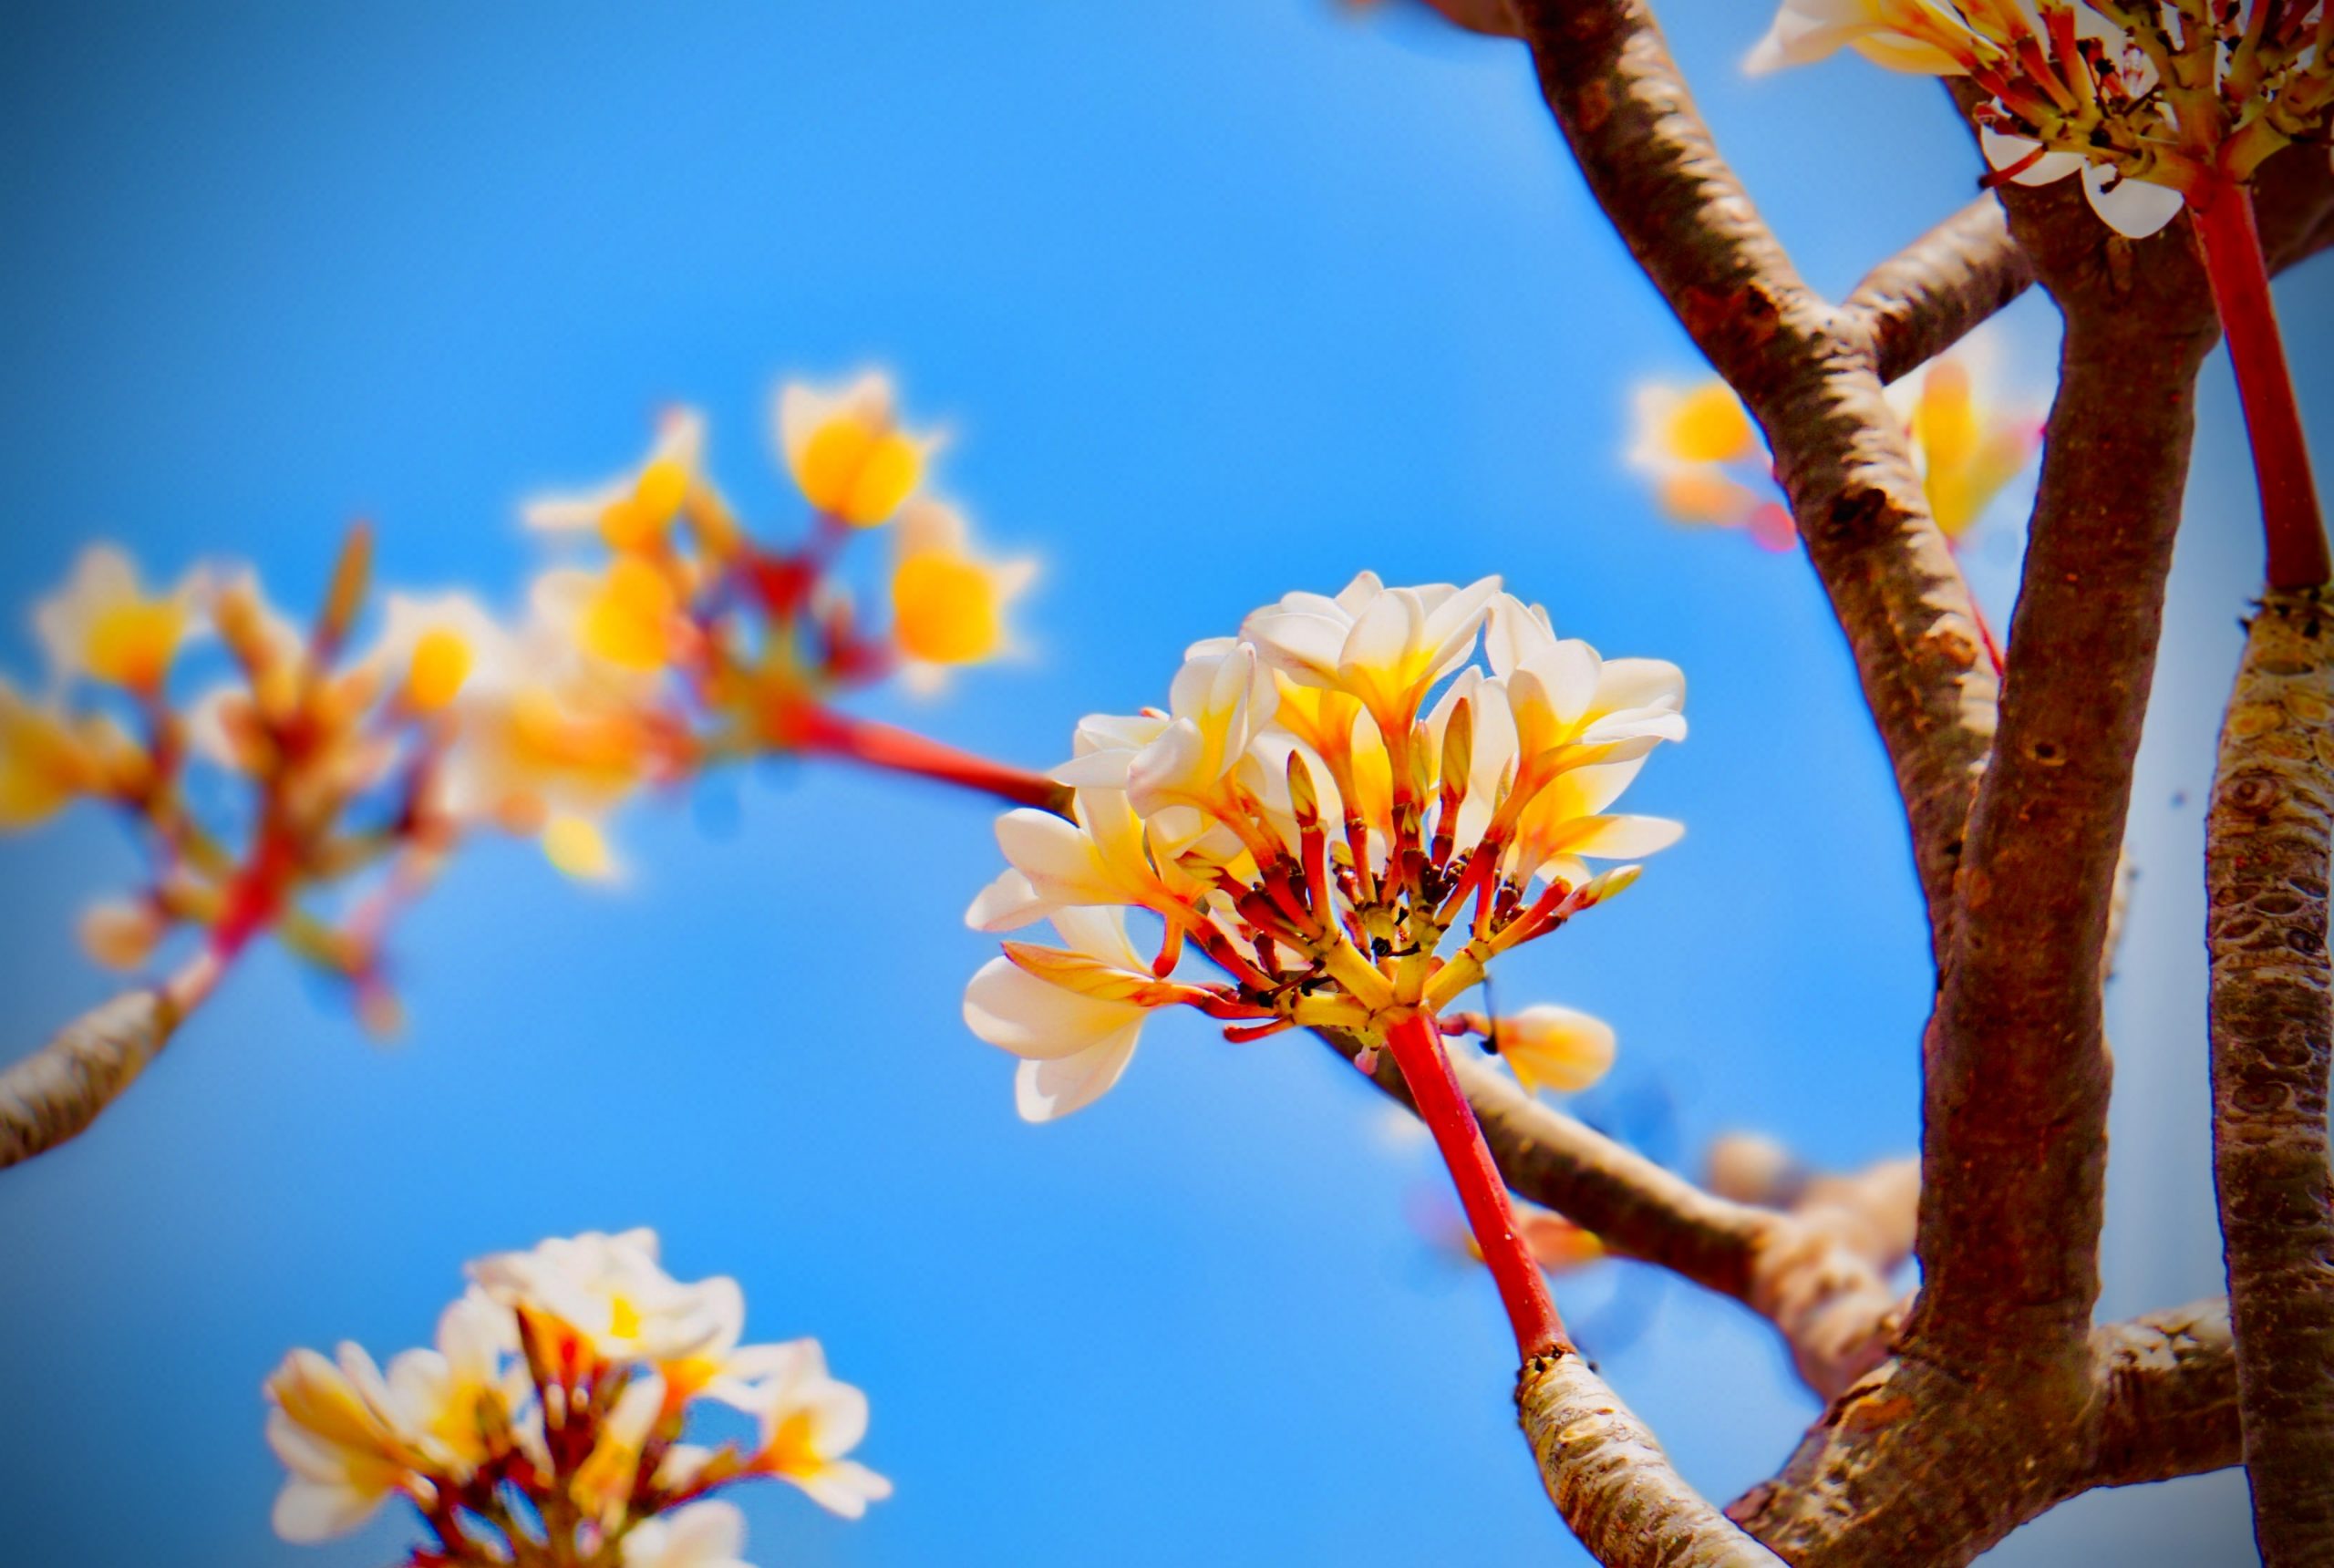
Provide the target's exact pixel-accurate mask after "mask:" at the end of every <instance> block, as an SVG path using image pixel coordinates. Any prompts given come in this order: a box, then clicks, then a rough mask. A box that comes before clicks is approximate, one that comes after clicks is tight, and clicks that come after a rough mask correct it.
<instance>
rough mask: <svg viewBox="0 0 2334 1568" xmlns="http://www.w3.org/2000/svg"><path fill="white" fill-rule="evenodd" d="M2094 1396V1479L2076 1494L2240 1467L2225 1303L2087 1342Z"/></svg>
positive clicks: (2104, 1331) (2158, 1316)
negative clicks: (2096, 1419) (2094, 1370)
mask: <svg viewBox="0 0 2334 1568" xmlns="http://www.w3.org/2000/svg"><path fill="white" fill-rule="evenodd" d="M2091 1348H2092V1352H2093V1354H2094V1356H2095V1357H2096V1358H2097V1362H2096V1365H2097V1376H2098V1380H2099V1387H2100V1406H2099V1426H2098V1431H2097V1435H2096V1437H2095V1439H2094V1440H2093V1444H2092V1452H2091V1470H2090V1473H2089V1475H2088V1476H2085V1477H2079V1478H2078V1480H2079V1481H2080V1482H2081V1484H2080V1485H2078V1486H2077V1488H2076V1490H2077V1491H2081V1490H2084V1489H2085V1488H2086V1487H2091V1486H2131V1485H2134V1484H2136V1483H2138V1482H2142V1481H2152V1480H2168V1479H2170V1478H2171V1477H2173V1476H2181V1475H2198V1474H2201V1473H2203V1472H2204V1471H2205V1470H2226V1469H2227V1468H2228V1467H2229V1466H2231V1465H2233V1464H2235V1463H2236V1462H2237V1409H2236V1345H2235V1343H2234V1342H2233V1341H2232V1339H2231V1338H2230V1335H2229V1324H2228V1303H2227V1302H2226V1301H2221V1300H2214V1301H2200V1302H2197V1303H2195V1304H2194V1305H2189V1306H2182V1307H2174V1308H2172V1309H2171V1310H2169V1311H2165V1312H2152V1313H2150V1314H2148V1315H2146V1316H2145V1317H2140V1318H2134V1319H2133V1321H2131V1322H2130V1323H2112V1324H2109V1325H2107V1326H2104V1327H2102V1328H2101V1329H2099V1330H2098V1331H2097V1332H2096V1333H2094V1334H2093V1335H2092V1336H2091Z"/></svg>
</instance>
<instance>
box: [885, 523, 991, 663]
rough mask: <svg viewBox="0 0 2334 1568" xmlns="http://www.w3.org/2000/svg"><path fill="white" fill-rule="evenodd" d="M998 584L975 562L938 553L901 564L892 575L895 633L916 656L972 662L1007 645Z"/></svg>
mask: <svg viewBox="0 0 2334 1568" xmlns="http://www.w3.org/2000/svg"><path fill="white" fill-rule="evenodd" d="M999 610H1000V605H999V603H998V596H997V583H996V582H995V581H994V580H993V579H992V577H991V576H990V574H989V573H987V572H986V571H984V570H982V568H981V566H980V565H979V564H978V563H977V562H971V561H967V560H966V559H965V558H963V557H962V556H958V555H951V554H945V553H943V552H936V551H927V552H919V553H917V554H914V555H910V556H908V557H906V558H905V559H904V560H903V561H901V562H900V564H899V568H898V570H896V571H895V572H893V574H892V635H893V638H894V639H896V640H897V641H898V643H899V645H900V647H901V650H902V651H903V652H904V653H906V654H907V655H909V656H910V657H912V658H918V659H923V660H925V661H926V662H928V663H931V664H935V665H966V664H974V663H976V662H978V661H979V660H982V659H986V658H987V657H989V656H990V655H994V654H995V653H996V652H997V649H998V648H999V647H1000V646H1002V645H1003V644H1004V641H1005V626H1004V619H1003V617H1002V616H1001V615H1000V614H999V613H998V612H999Z"/></svg>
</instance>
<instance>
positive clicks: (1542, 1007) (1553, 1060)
mask: <svg viewBox="0 0 2334 1568" xmlns="http://www.w3.org/2000/svg"><path fill="white" fill-rule="evenodd" d="M1496 1022H1497V1032H1496V1034H1495V1035H1494V1036H1493V1037H1492V1043H1493V1044H1495V1045H1496V1046H1497V1047H1498V1048H1499V1055H1500V1059H1501V1060H1503V1061H1504V1062H1506V1063H1507V1065H1508V1068H1509V1070H1510V1071H1512V1072H1513V1073H1514V1074H1515V1081H1516V1082H1518V1083H1520V1084H1522V1085H1523V1088H1524V1092H1525V1093H1527V1094H1537V1093H1538V1092H1539V1091H1540V1090H1542V1089H1544V1088H1551V1089H1554V1090H1555V1091H1556V1092H1557V1093H1559V1094H1575V1093H1578V1092H1579V1091H1580V1090H1582V1089H1585V1088H1587V1087H1588V1086H1589V1085H1591V1084H1593V1083H1595V1082H1596V1080H1597V1079H1598V1078H1603V1077H1604V1076H1605V1075H1606V1073H1607V1072H1609V1071H1610V1070H1612V1067H1613V1026H1611V1025H1609V1024H1607V1023H1606V1022H1604V1021H1603V1020H1602V1019H1599V1018H1592V1017H1590V1016H1588V1015H1587V1014H1585V1013H1583V1012H1578V1011H1576V1010H1575V1009H1573V1008H1571V1007H1559V1006H1555V1005H1554V1003H1548V1002H1542V1003H1537V1004H1535V1005H1534V1006H1529V1007H1525V1008H1523V1009H1522V1010H1520V1011H1518V1012H1515V1013H1513V1014H1510V1015H1509V1016H1506V1017H1504V1018H1501V1019H1498V1020H1497V1021H1496Z"/></svg>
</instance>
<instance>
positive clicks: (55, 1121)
mask: <svg viewBox="0 0 2334 1568" xmlns="http://www.w3.org/2000/svg"><path fill="white" fill-rule="evenodd" d="M180 1016H181V1015H180V1012H179V1009H177V1008H176V1007H174V1006H171V1004H170V1001H169V1000H168V999H167V998H166V997H165V996H164V995H163V994H162V993H161V992H160V991H131V992H129V993H127V994H125V995H119V996H116V997H114V998H113V999H112V1000H111V1001H108V1002H106V1003H103V1004H101V1005H99V1006H96V1007H93V1008H91V1009H90V1010H89V1011H88V1012H87V1013H85V1014H83V1015H82V1016H80V1017H78V1018H76V1019H75V1020H74V1021H73V1022H72V1023H70V1024H67V1025H66V1026H65V1027H64V1028H62V1029H60V1030H58V1031H57V1036H56V1037H55V1038H53V1039H51V1040H50V1041H49V1042H48V1043H47V1044H46V1045H45V1046H43V1047H41V1048H40V1049H38V1050H36V1051H35V1052H33V1054H32V1055H30V1056H28V1057H24V1058H23V1059H22V1060H20V1061H16V1062H13V1063H11V1064H10V1065H9V1067H8V1068H7V1070H6V1071H5V1072H0V1169H5V1168H6V1167H8V1166H11V1165H16V1164H20V1163H22V1162H23V1161H26V1160H30V1159H31V1158H32V1157H33V1156H34V1155H36V1154H44V1153H46V1152H47V1151H48V1150H52V1149H54V1148H56V1147H57V1145H58V1144H60V1143H63V1142H65V1141H66V1140H68V1139H72V1138H75V1137H77V1136H78V1135H79V1134H80V1133H81V1132H82V1131H84V1130H86V1129H87V1128H88V1125H89V1124H90V1123H91V1122H93V1121H95V1120H96V1119H98V1113H99V1112H101V1111H103V1110H104V1109H105V1108H106V1107H107V1106H108V1105H111V1104H112V1103H113V1101H114V1099H115V1098H116V1097H117V1096H119V1094H120V1093H121V1091H122V1090H124V1089H126V1088H129V1085H130V1080H132V1079H133V1078H137V1076H138V1075H139V1073H141V1072H143V1071H145V1070H146V1064H147V1063H149V1062H150V1061H152V1060H153V1059H154V1057H156V1056H157V1055H159V1054H160V1051H161V1049H162V1047H164V1046H165V1045H167V1044H169V1043H170V1035H171V1032H172V1031H173V1030H174V1029H176V1028H177V1026H178V1023H179V1018H180Z"/></svg>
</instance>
